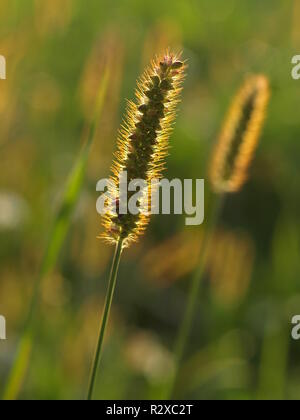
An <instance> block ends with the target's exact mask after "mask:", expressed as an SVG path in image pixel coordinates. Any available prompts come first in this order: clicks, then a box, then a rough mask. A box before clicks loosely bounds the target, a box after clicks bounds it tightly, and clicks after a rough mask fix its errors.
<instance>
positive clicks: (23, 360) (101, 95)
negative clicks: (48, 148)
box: [3, 67, 109, 400]
mask: <svg viewBox="0 0 300 420" xmlns="http://www.w3.org/2000/svg"><path fill="white" fill-rule="evenodd" d="M108 84H109V69H108V67H107V68H106V70H105V72H104V74H103V78H102V80H101V84H100V87H99V92H98V97H97V102H96V106H95V112H94V117H93V118H92V122H91V123H90V124H89V127H88V129H87V130H86V131H85V135H84V138H85V140H84V143H83V146H82V149H81V151H80V153H79V156H78V158H77V160H76V163H75V164H74V166H73V168H72V170H71V173H70V175H69V178H68V181H67V184H66V188H65V191H64V194H63V196H62V201H61V204H60V206H59V209H58V212H57V214H56V217H55V219H54V222H53V225H52V229H51V231H50V234H49V239H48V243H47V246H46V249H45V253H44V257H43V260H42V263H41V267H40V270H39V273H38V276H37V279H36V282H35V285H34V291H33V297H32V301H31V304H30V309H29V314H28V318H27V322H26V325H25V329H24V333H23V336H22V338H21V341H20V343H19V345H18V349H17V353H16V357H15V361H14V364H13V367H12V369H11V372H10V374H9V377H8V381H7V383H6V387H5V390H4V396H3V399H4V400H15V399H16V398H17V397H18V394H19V392H20V390H21V387H22V384H23V382H24V378H25V375H26V372H27V369H28V364H29V360H30V355H31V349H32V345H33V340H34V316H35V313H36V309H37V304H38V300H39V291H40V286H41V283H42V281H43V279H44V278H45V276H46V275H47V274H48V273H49V272H50V271H51V270H52V269H53V268H54V266H55V265H56V262H57V259H58V256H59V253H60V251H61V248H62V246H63V244H64V240H65V238H66V235H67V233H68V229H69V226H70V224H71V219H72V215H73V213H74V209H75V207H76V203H77V201H78V197H79V194H80V191H81V187H82V184H83V181H84V177H85V173H86V167H87V162H88V158H89V152H90V149H91V145H92V142H93V139H94V134H95V129H96V126H97V121H98V120H99V118H100V115H101V112H102V109H103V105H104V101H105V96H106V93H107V88H108Z"/></svg>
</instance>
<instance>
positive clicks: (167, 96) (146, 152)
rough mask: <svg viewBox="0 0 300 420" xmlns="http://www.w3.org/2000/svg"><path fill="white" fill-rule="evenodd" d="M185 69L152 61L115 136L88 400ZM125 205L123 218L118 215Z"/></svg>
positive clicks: (174, 58)
mask: <svg viewBox="0 0 300 420" xmlns="http://www.w3.org/2000/svg"><path fill="white" fill-rule="evenodd" d="M184 70H185V64H184V62H183V61H181V60H180V56H179V55H173V54H170V53H169V52H166V54H165V55H164V56H163V57H161V58H157V59H155V60H154V61H153V62H152V64H151V66H150V67H149V68H148V69H147V70H146V71H145V73H144V75H143V76H142V78H141V80H140V81H139V82H138V89H137V91H136V98H137V101H136V103H133V102H129V103H128V110H127V117H126V119H125V122H124V124H123V127H122V129H121V131H120V135H119V139H118V149H117V152H116V153H115V161H114V162H113V165H112V176H111V178H110V183H109V191H108V194H106V201H107V202H106V206H105V209H106V211H105V213H104V215H103V220H104V221H103V224H104V228H105V233H103V234H102V235H101V236H102V237H103V238H105V240H107V241H109V242H110V243H113V244H115V246H116V250H115V255H114V259H113V263H112V268H111V273H110V280H109V286H108V290H107V295H106V301H105V306H104V313H103V318H102V322H101V327H100V334H99V339H98V345H97V349H96V355H95V360H94V363H93V367H92V374H91V380H90V386H89V392H88V399H89V400H91V399H92V397H93V392H94V386H95V381H96V376H97V369H98V365H99V362H100V359H101V354H102V348H103V341H104V337H105V331H106V326H107V323H108V318H109V313H110V308H111V304H112V300H113V295H114V291H115V287H116V281H117V274H118V269H119V264H120V259H121V255H122V251H123V249H124V248H125V247H127V246H129V245H130V243H132V242H133V241H136V240H137V239H138V237H139V236H140V235H141V234H142V233H143V232H144V230H145V228H146V226H147V224H148V221H149V213H150V212H149V210H150V208H151V197H150V196H151V189H152V187H153V185H152V184H153V183H152V181H153V180H159V179H160V178H161V174H162V170H163V169H164V165H165V158H166V155H167V153H168V140H169V136H170V133H171V131H172V123H173V122H174V119H175V113H176V105H177V104H178V102H179V94H180V92H181V85H182V81H183V78H184ZM124 172H126V173H127V180H126V183H127V186H128V184H129V183H130V182H131V181H134V180H142V181H143V183H144V184H143V185H144V186H143V188H142V190H141V191H139V194H140V196H139V197H140V198H139V201H138V204H139V210H140V211H138V212H137V214H136V215H134V214H131V213H130V212H128V203H129V200H130V198H131V197H132V195H133V193H129V192H128V194H127V197H126V198H125V197H123V195H122V192H121V188H120V185H119V184H120V175H121V173H124ZM124 204H125V207H126V211H125V214H124V212H123V211H121V209H123V208H124ZM121 206H122V207H121ZM145 210H146V211H145Z"/></svg>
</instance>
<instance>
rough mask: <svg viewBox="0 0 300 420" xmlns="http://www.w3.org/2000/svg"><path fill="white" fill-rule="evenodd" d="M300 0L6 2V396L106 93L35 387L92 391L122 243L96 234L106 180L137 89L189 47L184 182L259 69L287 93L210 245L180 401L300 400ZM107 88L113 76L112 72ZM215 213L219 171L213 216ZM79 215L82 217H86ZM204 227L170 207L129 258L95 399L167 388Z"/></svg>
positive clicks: (176, 169) (44, 395) (1, 153)
mask: <svg viewBox="0 0 300 420" xmlns="http://www.w3.org/2000/svg"><path fill="white" fill-rule="evenodd" d="M299 20H300V4H299V2H298V1H297V0H294V1H292V0H284V1H283V0H272V1H271V0H265V1H264V2H261V1H259V0H251V1H250V0H240V1H237V0H228V1H226V2H224V1H223V0H198V1H197V0H185V1H182V0H172V1H170V0H169V1H167V0H159V1H156V0H152V1H146V0H145V1H142V2H141V1H138V0H127V1H125V0H116V1H113V2H112V1H105V0H89V1H88V2H86V1H83V0H59V1H58V0H26V1H24V0H1V3H0V54H2V55H4V56H5V57H6V60H7V80H5V81H2V80H1V81H0V314H1V315H5V317H6V320H7V338H8V339H7V341H0V392H3V391H4V386H5V382H6V379H7V376H8V373H9V370H10V367H11V365H12V363H13V359H14V354H15V351H16V348H17V344H18V342H19V340H20V337H21V334H22V330H23V325H24V321H25V319H26V317H27V314H28V310H29V306H30V300H31V296H32V293H33V289H34V284H35V281H36V276H37V273H38V271H39V267H40V265H41V261H42V258H43V252H44V249H45V247H46V244H47V238H48V237H49V235H50V231H51V226H52V224H53V220H54V217H55V214H56V212H57V209H58V208H59V203H60V201H61V199H62V195H63V191H64V186H65V184H66V181H67V179H68V176H69V173H70V171H71V168H72V166H73V164H74V161H75V160H76V158H77V156H78V154H79V152H80V148H81V145H82V142H83V141H84V139H85V137H86V134H85V133H86V127H87V126H88V125H89V123H90V122H91V119H92V118H93V115H94V109H95V104H96V101H97V92H98V89H99V86H102V93H103V96H102V97H101V98H102V107H101V112H99V118H98V119H97V126H96V131H95V138H94V142H93V144H92V148H91V150H90V154H89V158H88V163H87V170H86V173H85V177H84V182H83V185H82V188H81V191H80V195H79V200H78V202H77V204H76V206H75V209H74V211H72V212H70V213H67V218H68V222H70V226H69V229H68V230H67V232H68V233H67V236H66V238H65V241H64V243H63V246H62V249H61V251H60V252H59V258H58V261H57V263H56V264H55V265H54V267H51V270H48V271H47V275H46V276H44V278H43V281H42V283H41V290H40V294H39V297H38V307H37V313H36V316H35V328H36V338H35V340H34V345H33V349H32V356H31V359H30V365H29V369H28V370H27V373H26V377H25V381H24V385H23V387H22V389H21V392H20V394H19V397H20V398H24V399H65V398H70V399H76V398H83V397H84V396H85V393H86V389H87V384H88V377H89V372H90V364H91V359H92V356H93V353H94V346H95V342H96V339H97V332H98V326H99V321H100V315H101V310H102V305H103V301H104V296H105V290H106V286H107V275H108V272H109V265H110V260H111V257H112V252H113V249H112V248H111V247H109V246H106V245H105V244H103V243H102V242H101V241H99V240H97V239H96V236H97V235H98V234H99V233H100V231H101V223H100V222H101V221H100V217H99V216H98V215H97V213H96V210H95V204H96V200H97V197H98V194H97V192H96V182H97V181H98V180H99V179H100V178H103V177H107V175H108V174H109V167H110V163H111V159H112V153H113V151H114V149H115V144H116V136H117V130H118V127H119V125H120V122H121V120H122V115H123V113H124V110H125V106H126V101H125V98H129V99H131V98H133V92H134V89H135V81H136V78H137V77H138V76H139V75H140V73H141V72H142V71H143V69H144V67H145V65H147V63H148V62H149V60H150V59H151V58H152V56H153V55H155V54H156V53H160V52H161V51H163V50H164V49H165V48H167V47H171V48H172V49H175V50H180V49H183V51H184V57H185V58H187V59H188V62H189V70H188V77H187V79H186V82H185V89H184V93H183V99H182V104H181V106H180V110H179V115H178V118H177V122H176V128H175V131H174V133H173V135H172V138H171V152H170V156H169V158H168V170H167V172H166V174H167V177H168V178H170V179H171V178H181V179H184V178H193V179H195V178H205V179H206V181H207V165H208V162H209V158H210V155H211V151H212V147H213V145H214V142H215V139H216V136H217V134H218V132H219V129H220V127H221V124H222V121H223V118H224V114H225V113H226V111H227V108H228V106H229V104H230V101H231V98H232V96H233V95H234V94H235V92H236V90H237V88H238V87H239V86H240V84H241V82H242V81H243V80H244V77H245V76H246V75H247V74H249V73H251V72H259V73H261V72H262V73H265V74H266V75H268V76H269V78H270V80H271V85H272V98H271V103H270V108H269V113H268V118H267V121H266V126H265V129H264V133H263V136H262V138H261V143H260V146H259V150H258V153H257V155H256V159H255V161H254V164H253V166H252V170H251V178H250V180H249V182H248V183H247V185H246V187H245V188H244V189H243V191H242V192H241V193H239V194H238V195H234V196H229V197H228V199H227V200H226V203H225V207H224V210H223V212H222V215H221V220H220V223H219V227H218V230H217V232H216V235H215V238H214V244H213V251H212V252H211V255H209V256H208V261H207V268H206V272H205V278H204V280H203V282H202V286H201V296H200V297H199V306H198V313H197V317H196V319H195V323H194V328H193V333H192V337H191V340H190V343H189V347H188V349H187V352H186V354H185V358H184V363H183V365H182V369H181V373H180V377H179V380H178V384H177V387H176V396H177V397H178V398H182V399H184V398H189V399H192V398H195V399H204V398H206V399H230V398H234V399H261V398H272V399H298V398H299V396H300V342H295V341H293V340H292V339H291V335H290V333H291V319H292V317H293V316H294V315H296V314H299V313H300V286H299V281H300V260H299V250H300V243H299V231H300V219H299V213H300V197H299V175H300V173H299V171H300V169H299V168H300V167H299V152H300V144H299V138H300V125H299V97H300V96H299V94H300V81H295V80H293V79H292V78H291V69H292V65H291V58H292V56H294V55H295V54H299V50H300V26H299ZM103 80H104V81H105V83H104V82H103ZM210 207H211V193H210V187H209V183H208V182H206V211H207V214H209V210H210ZM69 219H70V220H69ZM204 228H205V224H204V225H203V226H200V227H198V228H191V227H186V226H185V224H184V216H155V217H153V218H152V220H151V224H150V227H149V229H148V230H147V233H146V235H145V236H144V237H143V238H142V240H141V241H140V243H139V244H138V245H135V246H133V247H132V248H131V249H130V250H129V251H126V252H125V254H124V257H123V261H122V264H121V269H120V275H119V281H118V288H117V293H116V298H115V300H114V305H113V311H112V317H111V322H110V327H109V332H108V337H107V341H106V347H105V352H104V359H103V365H102V368H101V375H99V381H98V383H97V390H96V395H98V396H99V397H100V398H104V399H105V398H107V399H148V398H159V397H160V396H161V395H162V390H163V389H164V385H165V383H166V382H167V380H168V376H169V375H170V372H171V371H172V366H173V359H172V350H173V345H174V342H175V337H176V333H177V330H178V325H179V323H180V320H181V318H182V314H183V311H184V308H185V303H186V297H187V290H188V285H189V280H190V278H191V275H192V273H193V271H194V269H195V266H196V264H197V255H198V252H199V250H200V248H201V238H202V236H203V229H204Z"/></svg>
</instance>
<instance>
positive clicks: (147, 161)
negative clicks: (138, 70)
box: [100, 51, 186, 247]
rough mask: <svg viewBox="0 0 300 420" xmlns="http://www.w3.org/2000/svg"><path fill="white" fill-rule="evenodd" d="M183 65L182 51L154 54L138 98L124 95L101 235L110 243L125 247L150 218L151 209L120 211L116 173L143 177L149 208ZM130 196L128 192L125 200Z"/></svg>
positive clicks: (143, 195) (166, 149) (162, 157)
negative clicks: (125, 100)
mask: <svg viewBox="0 0 300 420" xmlns="http://www.w3.org/2000/svg"><path fill="white" fill-rule="evenodd" d="M185 68H186V64H185V62H183V61H182V60H181V54H172V53H170V52H169V51H167V52H166V53H165V54H164V55H163V56H161V57H156V58H155V59H154V60H153V61H152V63H151V66H150V67H149V68H148V69H146V71H145V73H144V74H143V76H142V77H141V79H140V80H139V81H138V88H137V90H136V101H135V102H132V101H128V108H127V115H126V118H125V120H124V123H123V125H122V128H121V130H120V132H119V138H118V146H117V151H116V153H115V155H114V158H115V159H114V162H113V164H112V175H111V178H110V188H109V194H108V196H109V198H108V203H107V206H106V208H107V211H106V213H105V215H104V216H103V225H104V228H105V232H104V233H103V234H102V235H100V237H102V238H104V239H105V240H106V241H108V242H110V243H113V244H115V243H118V242H119V241H120V240H121V241H122V243H123V247H128V246H129V245H130V244H131V243H132V242H135V241H137V239H138V237H139V236H141V235H142V234H143V232H144V230H145V228H146V226H147V224H148V222H149V214H147V212H145V211H143V212H140V213H139V214H138V215H132V214H126V215H124V214H122V215H121V214H120V212H119V211H118V209H119V206H120V201H121V197H120V188H119V174H120V173H121V172H122V171H126V172H127V179H128V183H130V182H131V181H132V180H135V179H142V180H144V181H146V184H147V186H148V187H147V188H145V191H142V198H141V200H140V207H143V205H144V202H147V205H148V209H149V207H150V203H149V201H151V200H149V198H150V197H149V191H150V186H151V181H152V180H153V179H160V178H161V175H162V171H163V169H164V165H165V158H166V156H167V154H168V145H169V137H170V134H171V131H172V126H173V122H174V120H175V116H176V106H177V105H178V103H179V96H180V92H181V90H182V82H183V79H184V73H185ZM129 199H130V194H128V197H127V201H128V200H129ZM146 199H147V200H146ZM125 204H127V203H125ZM112 209H116V211H113V210H112Z"/></svg>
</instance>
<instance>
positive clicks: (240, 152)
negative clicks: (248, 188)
mask: <svg viewBox="0 0 300 420" xmlns="http://www.w3.org/2000/svg"><path fill="white" fill-rule="evenodd" d="M269 97H270V89H269V81H268V79H267V77H266V76H264V75H252V76H249V77H248V78H247V79H246V81H245V83H244V84H243V86H242V87H241V89H240V91H239V92H238V94H237V96H236V97H235V99H234V100H233V103H232V106H231V108H230V110H229V113H228V116H227V118H226V120H225V123H224V126H223V129H222V131H221V135H220V138H219V141H218V142H217V145H216V148H215V150H214V153H213V157H212V162H211V167H210V179H211V183H212V186H213V189H214V190H215V192H217V193H234V192H237V191H239V190H240V189H241V188H242V186H243V185H244V183H245V182H246V180H247V177H248V170H249V166H250V163H251V161H252V158H253V155H254V153H255V150H256V148H257V144H258V140H259V136H260V134H261V131H262V127H263V123H264V119H265V115H266V109H267V106H268V102H269Z"/></svg>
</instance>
